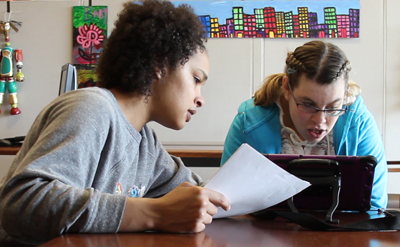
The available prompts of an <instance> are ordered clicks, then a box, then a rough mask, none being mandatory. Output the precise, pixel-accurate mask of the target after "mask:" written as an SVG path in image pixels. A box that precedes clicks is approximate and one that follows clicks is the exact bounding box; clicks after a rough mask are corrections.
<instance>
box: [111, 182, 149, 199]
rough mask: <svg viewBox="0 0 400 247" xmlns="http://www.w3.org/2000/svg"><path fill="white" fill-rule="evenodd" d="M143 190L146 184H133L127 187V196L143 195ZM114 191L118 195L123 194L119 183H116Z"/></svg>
mask: <svg viewBox="0 0 400 247" xmlns="http://www.w3.org/2000/svg"><path fill="white" fill-rule="evenodd" d="M145 190H146V186H141V187H140V188H139V186H136V185H134V186H133V187H131V188H129V190H128V192H127V196H130V197H143V195H144V192H145ZM115 193H116V194H118V195H123V194H124V191H123V188H122V185H121V183H117V189H116V191H115Z"/></svg>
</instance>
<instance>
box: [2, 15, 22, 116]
mask: <svg viewBox="0 0 400 247" xmlns="http://www.w3.org/2000/svg"><path fill="white" fill-rule="evenodd" d="M11 27H13V29H14V30H16V31H18V29H16V28H15V26H14V25H12V24H11V23H10V22H1V23H0V30H1V31H2V32H3V34H4V37H5V41H6V43H5V47H3V48H2V49H0V64H1V67H0V68H1V69H0V106H1V105H2V104H3V97H4V93H5V91H6V89H7V90H8V93H9V102H10V105H11V110H10V114H11V115H18V114H20V113H21V110H20V109H19V108H18V98H17V83H16V82H22V81H24V79H25V76H24V74H23V73H22V66H23V62H22V59H23V55H22V50H19V49H15V50H14V48H12V47H11V44H10V29H11ZM14 60H15V67H16V68H17V73H16V74H15V80H14ZM0 113H1V108H0Z"/></svg>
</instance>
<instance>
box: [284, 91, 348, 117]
mask: <svg viewBox="0 0 400 247" xmlns="http://www.w3.org/2000/svg"><path fill="white" fill-rule="evenodd" d="M288 86H289V89H290V92H291V93H292V96H293V99H294V101H295V102H296V105H297V108H298V109H299V110H300V111H302V112H307V113H317V112H319V111H322V112H323V113H325V115H326V116H330V117H338V116H341V115H343V114H345V113H346V112H347V111H348V109H347V106H343V108H342V109H339V108H331V109H319V108H318V107H315V106H312V105H308V104H301V103H299V102H298V101H297V99H296V98H295V97H294V94H293V91H292V88H291V87H290V84H289V83H288Z"/></svg>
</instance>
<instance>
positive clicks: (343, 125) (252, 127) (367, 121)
mask: <svg viewBox="0 0 400 247" xmlns="http://www.w3.org/2000/svg"><path fill="white" fill-rule="evenodd" d="M363 102H364V100H363V98H362V97H361V96H358V97H357V99H356V101H355V102H354V103H353V104H352V105H350V106H349V111H347V112H346V113H345V114H344V115H342V116H340V117H339V119H338V121H337V122H336V124H335V126H334V128H333V135H334V136H333V141H334V146H335V152H336V155H352V156H364V155H373V156H375V158H376V159H377V160H378V164H377V166H376V167H375V175H374V184H373V188H372V198H371V205H372V208H386V207H387V202H388V195H387V176H388V175H387V173H388V169H387V161H386V156H385V150H384V147H383V141H382V137H381V134H380V132H379V129H378V126H377V124H376V122H375V119H374V117H373V115H372V114H371V112H369V111H368V109H367V107H366V106H365V105H364V104H363ZM279 114H280V109H279V107H278V106H277V105H276V104H273V105H271V106H268V107H262V106H255V105H254V99H253V98H252V99H249V100H247V101H245V102H243V103H242V104H241V105H240V107H239V109H238V114H237V115H236V117H235V119H234V120H233V122H232V124H231V127H230V129H229V132H228V135H227V137H226V140H225V144H224V151H223V154H222V159H221V165H223V164H224V163H225V161H226V160H227V159H228V158H229V157H230V156H231V155H232V154H233V153H234V152H235V151H236V149H238V148H239V147H240V145H242V144H243V143H247V144H249V145H250V146H252V147H253V148H255V149H256V150H257V151H259V152H260V153H269V154H280V153H281V146H282V137H281V123H280V121H279Z"/></svg>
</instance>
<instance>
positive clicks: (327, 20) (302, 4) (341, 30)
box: [173, 0, 360, 38]
mask: <svg viewBox="0 0 400 247" xmlns="http://www.w3.org/2000/svg"><path fill="white" fill-rule="evenodd" d="M173 3H174V4H175V5H179V4H188V5H190V6H192V7H193V9H194V11H195V13H196V14H197V15H198V16H199V18H200V20H201V21H202V23H203V24H204V27H205V29H206V30H207V33H208V37H209V38H358V37H359V36H360V1H359V0H343V1H325V0H323V1H321V0H309V1H297V0H270V1H235V0H233V1H173Z"/></svg>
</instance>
